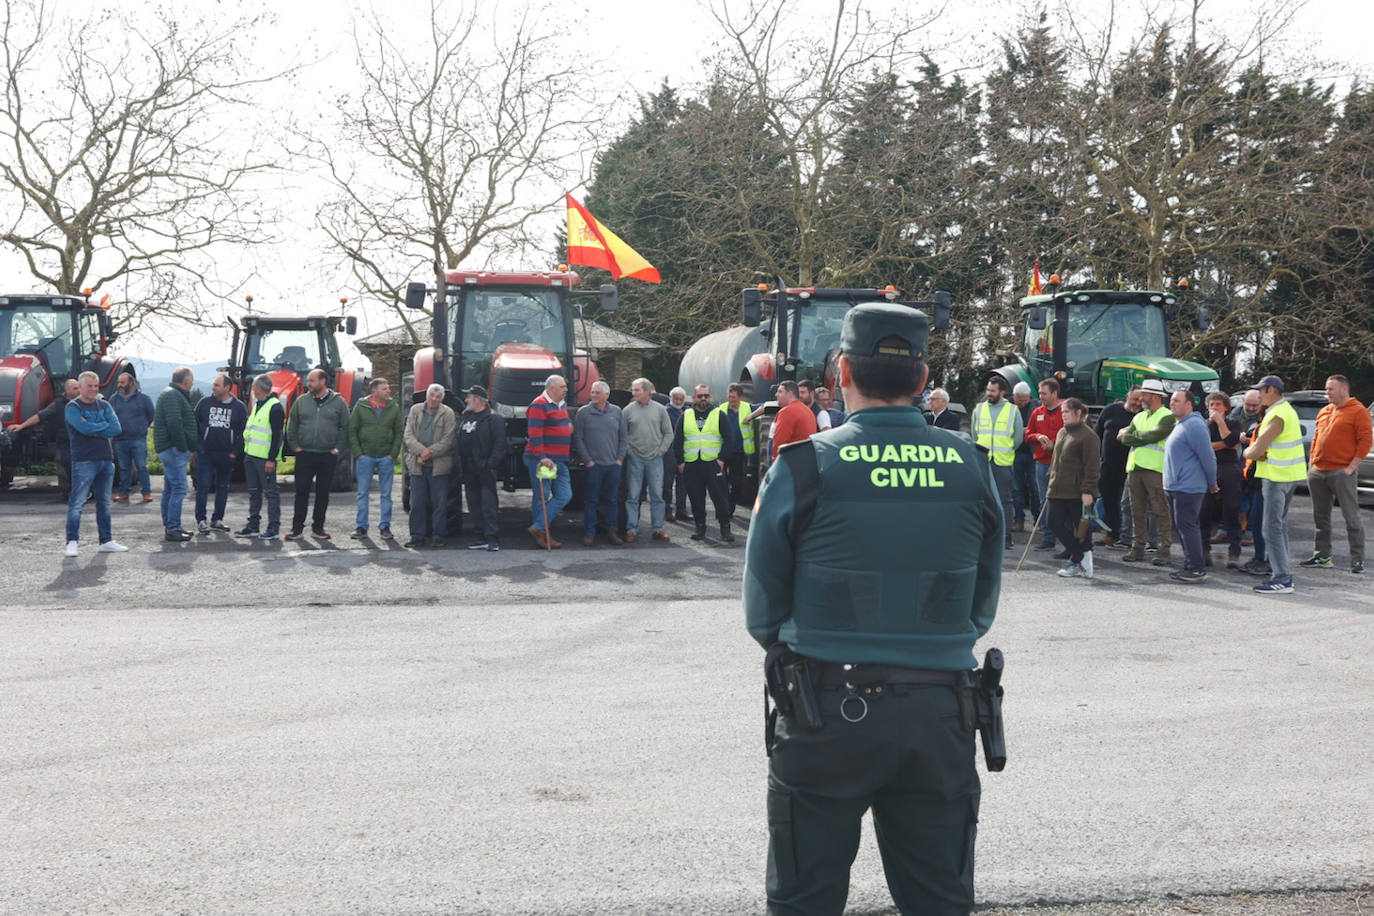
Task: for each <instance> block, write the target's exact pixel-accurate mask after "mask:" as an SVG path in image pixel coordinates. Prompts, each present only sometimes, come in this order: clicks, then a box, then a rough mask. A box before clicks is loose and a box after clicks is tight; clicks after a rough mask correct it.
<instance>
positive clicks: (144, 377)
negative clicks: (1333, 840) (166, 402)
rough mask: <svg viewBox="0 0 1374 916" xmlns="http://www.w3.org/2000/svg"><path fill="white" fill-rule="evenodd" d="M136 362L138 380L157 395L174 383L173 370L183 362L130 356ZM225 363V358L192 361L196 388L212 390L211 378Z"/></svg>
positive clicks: (152, 393)
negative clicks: (168, 361) (204, 361)
mask: <svg viewBox="0 0 1374 916" xmlns="http://www.w3.org/2000/svg"><path fill="white" fill-rule="evenodd" d="M130 361H131V362H132V363H133V364H134V372H135V373H137V374H138V382H139V384H140V385H142V386H143V390H144V391H146V392H148V394H150V395H153V396H156V394H157V392H159V391H161V390H162V389H163V388H166V387H167V386H168V385H170V384H171V383H172V372H173V371H174V370H175V369H176V367H177V366H180V365H183V363H167V362H162V361H160V360H156V359H139V358H138V357H130ZM223 365H224V360H216V361H214V362H208V363H192V364H191V371H192V372H193V373H195V376H196V383H195V386H194V387H196V388H199V389H200V390H201V391H202V392H208V391H209V390H210V380H211V379H212V378H214V377H215V370H216V369H218V368H219V367H220V366H223Z"/></svg>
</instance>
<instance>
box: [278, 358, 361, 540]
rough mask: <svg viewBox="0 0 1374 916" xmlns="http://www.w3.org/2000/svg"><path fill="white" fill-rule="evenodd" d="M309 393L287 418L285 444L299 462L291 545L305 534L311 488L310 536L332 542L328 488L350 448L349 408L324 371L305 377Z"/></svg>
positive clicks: (294, 405) (293, 405)
mask: <svg viewBox="0 0 1374 916" xmlns="http://www.w3.org/2000/svg"><path fill="white" fill-rule="evenodd" d="M305 387H306V389H307V390H306V393H305V394H303V395H301V396H300V397H298V398H296V400H295V403H293V404H292V405H291V415H290V416H289V417H287V418H286V441H287V442H289V443H290V444H291V450H292V454H293V455H294V456H295V458H296V507H295V512H294V514H293V515H292V517H291V531H290V533H289V534H287V535H286V539H287V540H288V541H295V540H299V539H300V537H301V535H302V534H304V533H305V513H306V510H307V509H309V508H310V488H311V485H312V484H313V485H314V488H315V511H314V514H313V515H312V516H311V524H310V533H311V534H313V535H315V537H317V538H320V539H321V540H325V541H327V540H329V532H327V531H325V530H324V515H325V513H326V512H328V511H329V485H330V484H331V483H333V482H334V465H335V464H336V463H338V460H339V454H340V453H341V452H343V451H344V450H345V449H346V448H348V420H349V416H348V404H347V403H345V402H344V399H343V398H342V397H341V396H340V395H339V393H338V392H336V391H333V390H331V389H330V387H329V377H328V376H327V375H325V372H324V370H323V369H311V370H310V374H309V375H307V376H306V377H305Z"/></svg>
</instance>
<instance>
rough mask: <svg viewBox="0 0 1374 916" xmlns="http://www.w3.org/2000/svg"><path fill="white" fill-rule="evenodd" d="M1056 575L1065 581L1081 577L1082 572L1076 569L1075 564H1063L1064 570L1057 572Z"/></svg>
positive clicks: (1076, 565)
mask: <svg viewBox="0 0 1374 916" xmlns="http://www.w3.org/2000/svg"><path fill="white" fill-rule="evenodd" d="M1058 574H1059V575H1061V576H1063V577H1064V578H1065V579H1072V578H1073V577H1074V576H1079V575H1082V574H1083V571H1082V570H1081V569H1079V568H1078V564H1077V563H1065V564H1064V568H1063V569H1061V570H1059V573H1058Z"/></svg>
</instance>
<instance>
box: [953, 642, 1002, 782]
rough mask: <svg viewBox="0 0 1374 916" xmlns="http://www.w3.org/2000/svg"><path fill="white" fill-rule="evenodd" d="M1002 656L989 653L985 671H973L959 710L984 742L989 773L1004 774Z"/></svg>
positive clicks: (996, 652) (984, 663)
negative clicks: (970, 721)
mask: <svg viewBox="0 0 1374 916" xmlns="http://www.w3.org/2000/svg"><path fill="white" fill-rule="evenodd" d="M1003 694H1004V691H1003V689H1002V652H1001V650H1000V649H989V650H988V651H987V654H986V655H984V656H983V667H982V668H979V669H978V670H977V671H974V672H973V673H972V674H971V675H970V677H969V679H968V682H967V684H966V686H965V687H964V689H963V690H960V691H959V708H960V710H961V711H962V712H963V714H964V721H965V724H968V723H969V720H970V718H972V726H971V727H973V728H976V729H978V736H979V737H980V738H982V741H983V762H984V763H985V764H987V768H988V772H990V773H998V772H1001V771H1002V770H1003V769H1004V768H1005V767H1006V765H1007V738H1006V733H1005V732H1004V731H1003V729H1002V696H1003Z"/></svg>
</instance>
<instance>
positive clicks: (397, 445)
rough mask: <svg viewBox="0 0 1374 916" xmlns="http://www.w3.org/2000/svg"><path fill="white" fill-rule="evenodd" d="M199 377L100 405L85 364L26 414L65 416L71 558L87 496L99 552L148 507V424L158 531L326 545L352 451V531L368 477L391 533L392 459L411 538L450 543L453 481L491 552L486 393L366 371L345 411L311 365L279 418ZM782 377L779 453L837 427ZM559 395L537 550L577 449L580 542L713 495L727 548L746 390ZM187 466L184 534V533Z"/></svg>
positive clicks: (494, 455) (362, 511) (811, 394)
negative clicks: (288, 477)
mask: <svg viewBox="0 0 1374 916" xmlns="http://www.w3.org/2000/svg"><path fill="white" fill-rule="evenodd" d="M194 384H195V379H194V376H193V373H192V371H191V369H189V368H187V367H181V368H178V369H177V370H176V371H175V372H173V374H172V379H171V383H170V384H169V385H168V386H167V388H166V389H165V390H164V391H163V392H161V394H160V395H159V396H158V397H157V400H156V402H154V400H153V399H152V398H150V397H149V396H148V395H147V394H146V393H144V392H143V391H142V390H141V388H140V387H139V383H138V380H137V379H136V378H134V377H133V376H132V375H130V374H127V373H125V374H123V375H121V376H120V377H119V379H118V392H117V393H116V394H114V395H113V396H112V398H111V399H110V400H109V401H108V402H107V401H106V400H105V399H104V398H103V397H101V395H100V393H99V380H98V379H97V378H96V376H95V375H94V374H93V373H85V374H83V375H82V376H81V377H80V379H73V380H70V381H69V382H68V383H67V388H66V400H65V401H63V402H60V403H58V404H57V405H55V406H54V407H53V408H52V409H50V410H49V411H48V414H49V416H35V417H34V418H32V419H31V420H29V421H26V423H25V424H24V425H32V424H33V423H38V422H42V421H43V420H45V419H47V420H55V421H56V422H57V423H58V424H60V429H61V431H62V434H63V435H62V437H61V438H60V440H59V446H60V456H61V461H62V464H63V466H64V468H69V469H70V470H69V474H70V478H71V483H72V485H71V488H70V491H69V494H68V522H67V533H66V555H67V556H78V555H79V551H80V523H81V515H82V511H83V509H84V507H85V505H86V504H87V502H88V501H89V502H91V503H93V504H94V508H95V515H96V524H97V529H98V533H99V539H100V548H99V549H100V550H102V551H106V552H110V551H121V550H124V549H125V548H124V547H123V546H122V545H120V544H119V543H118V542H116V541H115V540H114V538H113V534H112V532H111V516H110V511H111V505H112V504H113V503H127V502H129V500H130V495H131V493H133V492H140V493H141V494H142V499H143V502H145V503H146V502H151V501H152V498H153V496H152V487H151V479H150V475H149V471H148V451H147V444H146V443H147V438H148V432H149V430H150V429H151V430H152V439H153V443H154V450H155V452H156V454H157V457H158V459H159V460H160V461H161V463H162V471H163V478H164V480H163V487H162V502H161V515H162V525H163V531H164V537H165V539H166V540H168V541H170V542H177V543H180V542H185V541H189V540H192V539H193V538H194V537H195V536H196V534H197V533H199V534H209V533H211V532H214V531H224V532H229V531H233V534H234V536H236V537H240V538H255V539H260V540H266V541H273V540H277V539H279V538H281V539H285V540H288V541H295V540H300V539H302V538H305V537H307V534H306V522H307V521H309V523H310V524H309V536H310V537H312V538H315V539H317V540H329V539H330V538H331V535H330V534H329V531H328V529H327V527H326V525H327V520H328V512H329V501H330V491H331V489H332V485H333V483H334V480H335V477H336V475H337V473H338V468H337V463H338V461H339V459H340V456H341V455H351V456H352V457H353V459H354V466H355V478H356V484H357V494H356V504H357V505H356V513H355V517H354V527H353V532H352V537H353V538H355V539H363V538H367V537H368V536H369V530H370V525H371V518H372V516H371V503H372V498H371V493H372V489H373V485H374V482H375V484H376V488H377V492H378V503H379V505H378V510H379V513H378V517H377V534H378V535H379V536H380V537H381V538H382V539H383V540H392V539H393V538H394V537H395V536H394V534H393V533H392V528H391V526H392V514H393V500H392V490H393V485H394V482H395V478H396V471H397V464H398V463H399V464H400V465H401V466H402V468H403V469H404V473H405V475H406V477H407V483H408V486H409V490H410V510H409V537H408V539H407V540H406V541H405V546H406V547H408V548H422V547H445V546H447V537H448V522H449V509H448V504H449V492H450V486H451V485H452V486H461V488H462V491H463V498H464V499H466V502H467V508H468V512H469V515H470V518H471V526H470V527H471V531H472V535H473V540H472V542H471V543H469V544H468V548H469V549H473V550H477V549H483V550H489V551H496V550H500V548H501V542H500V531H499V527H498V515H497V510H498V504H499V499H498V485H499V484H500V483H501V480H502V478H503V477H504V476H505V467H506V463H507V459H508V453H507V449H508V444H507V443H508V440H507V436H506V421H505V419H504V418H503V417H502V416H501V414H500V413H498V412H497V411H496V410H493V409H492V405H491V397H490V395H489V394H488V392H487V391H486V389H485V388H483V387H482V386H480V385H475V386H473V387H472V388H469V389H467V390H466V391H464V392H462V394H463V396H464V399H465V404H466V409H465V410H464V411H463V412H462V413H461V414H456V413H455V411H454V410H453V408H451V407H449V406H448V405H447V404H446V403H445V398H446V392H445V389H444V387H443V386H442V385H438V384H434V385H430V386H429V388H428V390H427V391H426V393H425V397H424V398H423V400H421V401H420V402H419V403H417V404H414V405H412V406H411V407H410V408H409V409H408V410H406V409H405V408H403V406H402V404H401V403H400V401H398V400H396V399H395V398H394V397H393V396H392V391H391V385H390V383H389V382H388V381H387V380H386V379H381V378H378V379H373V380H372V382H371V385H370V388H369V391H368V395H367V397H366V398H364V399H363V400H361V401H360V402H358V404H356V405H354V406H353V407H352V408H350V407H349V406H348V404H347V403H346V402H345V401H344V399H343V398H342V397H341V396H340V395H339V394H338V393H337V392H335V391H333V390H331V389H330V387H329V379H328V375H327V374H326V373H325V372H324V371H323V370H321V369H316V370H314V371H312V372H310V373H309V374H308V375H307V376H306V392H305V393H304V394H302V395H301V396H300V397H299V398H298V399H297V400H296V402H295V403H294V404H293V405H292V407H291V409H290V411H289V412H288V411H287V410H285V409H284V406H283V404H282V402H281V400H280V399H279V397H278V396H277V395H276V394H275V393H273V390H272V379H271V377H270V376H267V375H262V376H258V377H257V378H255V379H253V380H252V382H251V384H250V385H249V386H248V389H247V392H246V394H247V398H246V402H245V401H244V400H240V399H239V398H238V397H237V396H236V395H235V393H234V383H233V380H232V379H231V378H230V377H229V376H227V375H219V376H216V377H215V378H214V379H213V380H212V382H211V393H210V395H209V396H208V397H203V398H201V399H199V400H198V401H193V400H192V394H191V392H192V388H193V386H194ZM786 384H787V390H786V391H784V393H783V394H782V395H781V396H780V400H782V401H783V402H784V403H785V404H786V403H790V401H788V398H789V396H790V397H791V398H792V399H793V400H795V402H796V407H795V408H794V409H793V410H790V411H789V410H784V413H785V414H786V416H787V417H788V422H786V423H784V424H782V425H781V428H776V427H775V432H776V435H775V438H774V440H773V441H772V442H771V443H770V446H771V447H772V448H773V449H774V450H776V448H777V447H778V446H780V445H784V444H786V443H788V442H792V441H796V440H798V439H802V438H805V437H806V436H807V435H809V434H810V433H813V432H815V431H816V430H817V429H818V428H826V427H829V426H830V425H831V424H832V423H834V424H838V423H840V422H843V414H842V413H841V412H840V411H838V410H836V409H835V408H834V407H833V406H822V404H823V403H826V402H827V401H828V402H829V403H830V404H833V400H830V399H829V397H828V396H829V392H828V391H826V389H824V388H821V389H816V388H814V387H813V386H811V385H810V384H809V383H802V384H803V386H804V388H803V392H804V393H799V389H798V386H797V385H796V384H794V383H786ZM567 392H568V385H567V381H566V380H565V379H564V378H563V377H562V376H559V375H553V376H550V377H549V378H548V379H547V380H546V382H545V385H544V390H543V392H542V393H541V394H540V395H539V396H538V397H536V398H535V399H534V401H533V402H532V403H531V404H530V405H529V406H528V407H527V408H526V420H527V425H528V438H527V442H526V445H525V448H524V453H523V455H522V456H521V457H522V459H523V463H524V465H525V468H526V470H527V471H528V473H529V479H530V482H531V485H532V495H533V499H532V506H531V524H530V526H529V534H530V536H531V537H532V538H533V540H534V542H535V543H536V544H537V545H538V546H540V547H543V548H545V549H549V550H552V549H555V548H558V547H560V546H562V542H561V541H558V540H557V539H555V538H554V536H553V533H552V525H553V523H554V522H555V520H557V519H558V517H559V516H560V515H561V514H562V512H563V509H564V508H565V507H566V506H567V504H568V502H569V501H570V500H571V497H572V485H571V476H570V473H569V468H570V464H571V462H572V460H573V458H574V456H576V458H577V459H578V460H579V461H580V462H581V465H582V466H583V467H584V468H585V469H586V494H585V511H584V512H583V516H582V542H583V544H584V545H586V546H589V547H590V546H593V545H594V544H596V543H597V540H598V538H599V537H600V536H602V535H604V537H605V538H606V540H607V541H609V542H610V543H611V544H612V545H616V546H621V545H623V544H625V543H631V544H632V543H634V542H635V541H637V540H638V539H639V536H640V521H641V517H642V515H643V509H644V503H646V502H647V503H648V510H649V531H648V534H647V535H646V540H650V541H658V542H668V541H669V540H670V539H669V536H668V534H667V532H666V531H665V530H664V524H665V522H667V521H673V520H677V521H682V522H690V523H693V524H694V528H695V531H694V533H693V534H692V539H693V540H703V539H705V537H706V530H707V508H706V502H707V499H708V497H709V499H710V502H711V508H712V510H713V511H714V515H715V522H716V524H717V526H718V527H719V530H720V537H721V540H723V541H724V542H726V543H733V542H734V541H735V536H734V533H733V532H732V530H731V520H732V518H733V516H734V506H735V505H736V504H737V502H738V500H739V496H740V491H741V488H742V487H743V486H744V479H745V465H746V460H747V459H748V456H750V455H753V454H754V453H755V449H756V447H757V446H756V443H755V439H754V435H755V434H754V424H753V423H752V422H751V421H752V419H753V418H754V417H755V416H756V415H757V413H758V412H759V411H760V410H761V409H762V406H763V405H748V404H745V403H744V402H743V400H742V398H743V388H742V386H740V385H738V384H735V385H731V386H730V387H729V390H728V392H727V393H726V400H725V402H724V403H721V404H716V403H714V402H713V401H712V397H711V390H710V388H709V387H708V386H706V385H698V386H696V388H695V390H694V392H693V396H692V403H691V404H688V403H687V392H686V391H685V390H684V389H682V388H674V389H673V390H672V392H671V393H670V394H669V396H667V397H663V396H661V395H658V394H657V393H656V392H655V390H654V386H653V383H652V382H650V381H649V380H648V379H645V378H640V379H636V380H635V381H634V383H633V384H632V386H631V393H632V396H633V400H632V401H631V402H630V403H629V404H628V405H626V407H625V408H623V409H622V408H620V407H618V406H616V405H615V404H612V403H611V402H610V393H611V392H610V386H609V385H607V384H606V383H605V382H604V381H598V382H595V383H593V384H592V386H591V388H590V402H589V403H588V404H586V405H584V406H583V407H581V408H580V409H579V410H577V411H576V412H575V413H574V412H570V411H569V409H568V404H567ZM59 411H60V412H61V415H60V418H59V416H58V414H59ZM775 453H776V452H775ZM287 457H290V458H292V459H294V462H295V469H294V472H295V498H294V505H293V507H292V514H291V519H290V525H289V527H286V528H285V529H283V526H282V506H281V494H280V491H279V489H278V485H277V475H278V471H279V468H278V463H279V462H280V461H282V460H283V459H284V458H287ZM240 459H241V460H242V464H243V474H244V479H245V481H246V483H245V489H246V490H247V495H248V506H247V509H248V511H247V519H246V522H245V524H244V525H243V527H241V528H239V529H238V530H233V529H232V526H231V525H229V524H228V523H227V521H226V513H227V511H228V508H229V503H228V498H229V492H230V481H231V477H232V475H233V473H234V468H235V465H236V463H237V462H238V461H239V460H240ZM116 467H117V468H118V474H119V480H118V483H117V486H116V484H115V481H114V476H115V473H116ZM192 473H194V474H195V482H196V493H195V500H194V511H195V530H194V531H191V530H187V529H186V528H184V527H183V505H184V503H185V501H186V498H187V492H188V489H189V486H188V484H189V480H190V475H191V474H192ZM622 478H623V479H622ZM451 481H452V484H451ZM136 486H137V487H139V490H138V491H135V490H134V487H136ZM211 495H213V497H214V499H213V503H212V502H211V500H210V497H211ZM622 500H623V502H622ZM312 503H313V505H312ZM689 503H690V508H689V505H688V504H689ZM622 509H623V514H622ZM264 516H265V518H264ZM622 532H623V535H622Z"/></svg>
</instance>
